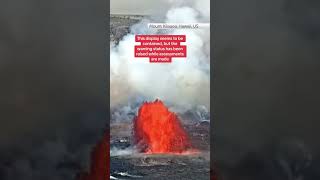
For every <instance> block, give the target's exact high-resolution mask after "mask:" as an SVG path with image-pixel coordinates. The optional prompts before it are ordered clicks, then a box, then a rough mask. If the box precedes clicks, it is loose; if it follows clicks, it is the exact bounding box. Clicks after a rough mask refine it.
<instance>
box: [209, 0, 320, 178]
mask: <svg viewBox="0 0 320 180" xmlns="http://www.w3.org/2000/svg"><path fill="white" fill-rule="evenodd" d="M319 8H320V4H319V2H318V1H311V0H310V1H302V0H282V1H273V0H272V1H259V2H256V1H252V0H245V1H234V0H226V1H225V0H223V1H219V0H218V1H216V3H215V8H214V10H213V12H214V14H215V21H214V22H215V23H214V24H213V26H214V34H215V35H214V38H213V39H214V42H213V43H214V52H215V53H214V63H215V69H214V71H215V77H214V84H213V92H214V102H213V105H214V112H215V117H214V119H215V121H214V129H213V131H214V134H215V138H214V139H215V142H214V152H215V154H214V157H216V159H217V161H218V164H217V166H218V168H219V164H220V168H221V171H223V174H228V175H230V177H228V178H225V179H235V178H237V179H282V180H283V179H299V178H300V179H318V178H319V173H318V172H317V171H316V169H319V168H320V166H319V160H318V158H319V153H318V152H319V148H320V144H319V141H317V140H316V137H318V136H319V133H318V132H319V131H318V129H319V128H320V124H319V121H318V119H319V117H320V116H319V113H318V104H319V102H320V95H319V90H320V86H319V82H320V73H319V72H320V62H319V58H320V54H319V47H320V39H319V38H320V26H319V22H320V21H319V20H320V13H319V12H320V11H319ZM288 139H290V141H291V139H294V141H295V142H297V143H296V144H305V145H304V147H303V148H305V149H307V150H308V151H309V152H310V153H311V154H312V155H313V156H312V157H313V158H312V162H311V164H310V165H309V166H307V165H306V166H305V168H306V169H305V170H302V169H301V168H298V169H299V170H298V171H299V172H295V171H296V166H304V161H300V162H299V163H293V162H292V161H293V160H292V159H294V157H295V156H288V158H285V159H290V160H281V158H283V157H281V158H277V156H276V155H275V154H277V153H275V152H277V151H278V150H270V151H269V150H266V149H270V148H271V147H275V148H271V149H277V148H280V149H281V146H282V145H281V144H286V143H287V141H289V140H288ZM270 144H273V145H270ZM296 148H297V149H299V148H300V147H299V148H298V147H296V146H295V148H287V150H286V153H287V154H291V153H292V151H295V149H296ZM286 153H282V154H286ZM298 154H299V153H298ZM266 156H267V157H266ZM283 156H284V155H283ZM297 156H301V157H303V153H302V152H300V154H299V155H297ZM272 158H275V159H277V160H275V161H274V162H270V163H269V161H268V159H272ZM305 160H306V161H307V160H308V158H305ZM267 162H268V163H267ZM279 162H281V163H279ZM275 164H278V165H279V164H289V165H280V166H283V167H284V166H290V168H284V169H287V170H284V169H282V168H274V167H276V165H275ZM297 164H298V165H297ZM284 171H291V172H290V173H291V174H296V175H297V174H299V173H300V174H299V177H296V176H294V177H292V176H291V175H290V176H289V177H291V178H289V177H288V176H283V173H284ZM290 173H287V175H288V174H290ZM269 175H270V176H272V177H270V176H269ZM300 176H301V177H300Z"/></svg>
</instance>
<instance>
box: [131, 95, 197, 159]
mask: <svg viewBox="0 0 320 180" xmlns="http://www.w3.org/2000/svg"><path fill="white" fill-rule="evenodd" d="M134 138H135V143H136V145H137V147H138V148H139V149H140V151H141V152H144V153H151V154H154V153H164V154H184V153H186V154H189V153H190V152H194V150H192V147H191V143H190V140H189V137H188V135H187V133H186V131H185V130H184V129H183V127H182V125H181V123H180V121H179V119H178V117H177V115H176V114H175V113H173V112H170V111H169V110H168V108H167V107H166V106H165V105H164V104H163V102H162V101H160V100H155V101H154V102H145V103H144V104H143V105H142V106H141V107H140V109H139V112H138V115H137V116H136V117H135V119H134Z"/></svg>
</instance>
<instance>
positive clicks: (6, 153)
mask: <svg viewBox="0 0 320 180" xmlns="http://www.w3.org/2000/svg"><path fill="white" fill-rule="evenodd" d="M105 3H106V2H104V1H100V2H99V1H82V0H80V1H62V0H58V1H37V0H31V1H22V0H13V1H12V0H3V1H1V2H0V69H1V70H0V82H1V88H0V119H1V125H0V179H2V180H20V179H23V180H38V179H39V180H43V179H48V180H54V179H59V180H62V179H66V180H70V179H72V177H73V176H74V175H75V174H76V172H77V171H79V170H80V169H82V168H86V167H87V166H88V159H89V156H90V150H91V147H92V146H93V145H94V144H95V143H96V141H98V140H99V138H100V136H101V134H102V131H103V129H104V128H105V127H106V126H107V123H108V122H107V114H106V109H107V104H106V102H107V101H108V100H107V98H106V97H107V93H106V84H105V82H106V78H107V73H106V72H107V71H106V68H105V67H106V66H107V61H106V58H105V46H104V45H105V42H104V39H105V38H104V37H105V36H106V34H105V30H106V29H105V24H104V23H105Z"/></svg>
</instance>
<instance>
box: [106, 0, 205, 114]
mask: <svg viewBox="0 0 320 180" xmlns="http://www.w3.org/2000/svg"><path fill="white" fill-rule="evenodd" d="M165 3H168V4H170V7H171V8H169V9H168V11H167V12H166V16H165V17H164V18H161V17H159V16H153V15H152V14H151V15H150V18H148V19H144V20H142V21H141V22H140V23H138V24H135V25H133V26H132V27H131V29H130V33H129V34H127V35H126V36H124V37H123V38H122V40H121V41H120V42H119V43H118V44H117V45H113V46H111V49H110V54H111V57H110V67H111V69H110V78H111V79H110V83H111V84H110V88H111V91H110V93H111V94H110V96H111V107H116V106H118V105H124V104H127V103H128V102H129V101H130V100H132V99H134V98H136V97H145V100H154V99H156V98H159V99H161V100H164V101H165V102H167V103H170V104H173V105H175V106H183V107H184V106H196V105H204V106H206V108H207V109H210V28H202V29H196V30H187V29H176V30H169V31H167V32H166V34H185V35H186V38H187V41H186V43H185V44H186V45H187V58H186V59H176V58H173V59H172V63H164V64H161V63H160V64H159V63H156V64H152V63H149V61H148V60H147V59H144V58H134V45H135V42H134V35H135V34H160V33H163V32H160V31H157V30H152V29H148V28H147V23H150V22H154V23H158V22H161V23H162V22H164V23H209V22H210V14H209V13H210V9H209V7H210V6H209V5H210V1H209V0H200V1H199V0H192V1H180V0H166V1H165ZM111 44H112V43H111Z"/></svg>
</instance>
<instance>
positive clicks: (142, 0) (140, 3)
mask: <svg viewBox="0 0 320 180" xmlns="http://www.w3.org/2000/svg"><path fill="white" fill-rule="evenodd" d="M160 7H161V8H160ZM164 9H166V6H165V2H164V0H158V1H150V0H135V1H130V0H111V3H110V11H111V14H150V12H154V11H161V10H164Z"/></svg>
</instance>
